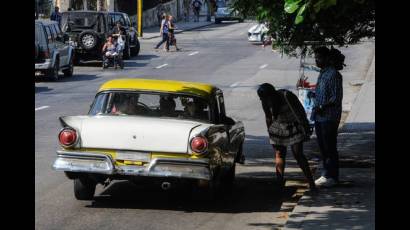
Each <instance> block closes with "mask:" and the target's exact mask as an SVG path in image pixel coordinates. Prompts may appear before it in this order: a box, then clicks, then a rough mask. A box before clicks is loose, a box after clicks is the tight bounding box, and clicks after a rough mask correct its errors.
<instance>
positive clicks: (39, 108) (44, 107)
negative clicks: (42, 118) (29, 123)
mask: <svg viewBox="0 0 410 230" xmlns="http://www.w3.org/2000/svg"><path fill="white" fill-rule="evenodd" d="M48 107H50V106H48V105H46V106H41V107H38V108H35V110H34V111H37V110H42V109H47V108H48Z"/></svg>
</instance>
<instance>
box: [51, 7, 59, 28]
mask: <svg viewBox="0 0 410 230" xmlns="http://www.w3.org/2000/svg"><path fill="white" fill-rule="evenodd" d="M50 20H52V21H57V22H58V24H60V22H61V13H60V8H58V6H56V7H55V8H54V12H53V13H52V14H51V16H50Z"/></svg>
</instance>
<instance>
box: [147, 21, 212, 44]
mask: <svg viewBox="0 0 410 230" xmlns="http://www.w3.org/2000/svg"><path fill="white" fill-rule="evenodd" d="M212 24H213V22H210V23H209V24H205V25H201V26H196V27H192V28H187V29H183V30H176V31H175V34H179V33H183V32H184V31H191V30H195V29H200V28H203V27H207V26H210V25H212ZM159 37H160V36H159V35H155V36H153V37H145V38H144V36H143V37H142V38H141V39H142V40H151V39H154V38H159Z"/></svg>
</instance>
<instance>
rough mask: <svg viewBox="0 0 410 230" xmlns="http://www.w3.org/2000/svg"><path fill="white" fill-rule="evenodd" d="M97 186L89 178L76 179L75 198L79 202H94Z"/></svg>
mask: <svg viewBox="0 0 410 230" xmlns="http://www.w3.org/2000/svg"><path fill="white" fill-rule="evenodd" d="M96 186H97V184H96V183H95V182H94V181H93V180H91V179H89V178H87V177H82V178H76V179H74V196H75V198H76V199H77V200H92V199H93V198H94V193H95V187H96Z"/></svg>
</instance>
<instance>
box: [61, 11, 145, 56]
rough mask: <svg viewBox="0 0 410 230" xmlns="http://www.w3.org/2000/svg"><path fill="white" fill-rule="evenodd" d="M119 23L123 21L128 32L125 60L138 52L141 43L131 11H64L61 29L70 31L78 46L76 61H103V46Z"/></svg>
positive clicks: (71, 37)
mask: <svg viewBox="0 0 410 230" xmlns="http://www.w3.org/2000/svg"><path fill="white" fill-rule="evenodd" d="M117 22H121V25H122V26H123V28H124V29H125V31H126V39H125V47H124V53H123V57H124V59H129V58H130V57H131V56H136V55H138V53H139V50H140V43H139V41H138V36H137V31H136V29H135V28H134V27H133V26H132V25H131V22H130V19H129V17H128V15H127V14H125V13H121V12H104V11H67V12H63V13H62V20H61V29H62V30H63V31H64V32H66V33H68V34H69V36H70V39H69V42H70V44H71V45H72V46H74V47H75V52H76V63H78V62H79V60H95V59H98V60H101V55H102V54H101V53H102V51H101V49H102V46H103V45H104V42H105V41H106V39H107V37H108V36H109V35H111V34H112V33H113V29H114V27H115V24H116V23H117Z"/></svg>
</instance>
